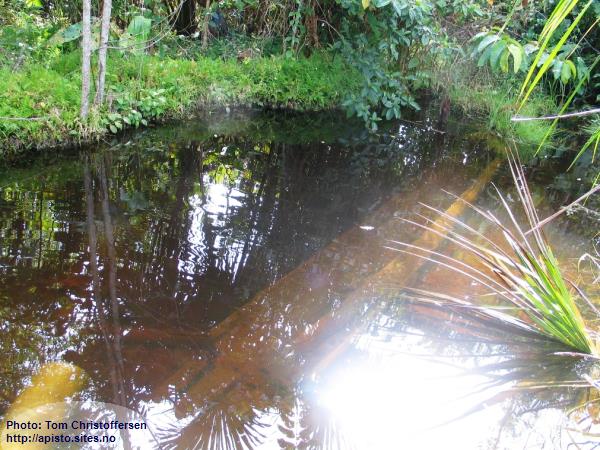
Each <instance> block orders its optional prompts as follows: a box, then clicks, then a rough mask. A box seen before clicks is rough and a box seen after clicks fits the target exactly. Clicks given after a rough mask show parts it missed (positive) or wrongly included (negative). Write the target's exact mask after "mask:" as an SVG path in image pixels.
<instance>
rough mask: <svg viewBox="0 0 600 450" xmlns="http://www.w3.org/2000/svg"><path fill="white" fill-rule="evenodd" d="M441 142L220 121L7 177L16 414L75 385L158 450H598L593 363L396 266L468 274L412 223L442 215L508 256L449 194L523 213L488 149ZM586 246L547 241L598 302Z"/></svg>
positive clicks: (332, 125) (296, 121)
mask: <svg viewBox="0 0 600 450" xmlns="http://www.w3.org/2000/svg"><path fill="white" fill-rule="evenodd" d="M428 123H429V122H427V121H426V120H425V119H422V118H421V119H418V120H417V121H416V122H400V123H396V124H393V125H390V126H389V127H388V128H387V129H386V130H384V131H382V132H381V133H380V134H379V135H377V136H369V135H368V134H367V133H366V132H365V131H364V130H362V128H361V126H360V124H358V123H356V122H353V121H348V120H345V119H342V118H340V117H338V115H336V114H326V115H310V116H304V115H282V114H274V113H271V114H269V113H257V112H248V111H245V112H239V113H233V114H213V115H208V116H207V117H204V118H202V119H198V120H194V121H190V122H187V123H183V124H179V125H170V126H165V127H161V128H156V129H152V130H146V131H143V132H139V133H133V134H131V135H129V136H126V137H125V138H123V139H119V140H115V141H114V142H111V143H107V144H103V145H99V146H97V148H93V149H86V150H85V151H82V152H81V153H73V154H71V155H66V156H63V157H54V158H52V157H49V156H46V157H41V158H39V159H38V160H36V161H34V162H33V163H32V164H31V165H30V166H29V167H22V168H15V169H12V170H10V171H6V172H4V173H3V174H2V178H1V179H2V182H1V183H0V270H1V274H2V276H1V278H0V327H1V329H2V334H1V337H0V346H1V348H0V349H1V351H2V354H3V356H4V358H3V359H2V361H1V362H0V372H1V373H2V376H1V378H0V412H2V413H6V411H7V410H8V408H9V407H10V405H11V403H13V402H14V401H15V399H16V398H17V396H18V394H19V393H20V392H21V391H22V389H23V388H24V387H25V386H27V385H28V384H29V383H30V380H31V377H32V375H33V374H35V373H36V372H37V371H39V370H40V369H41V368H42V367H44V365H45V364H47V363H49V362H52V361H63V362H68V363H70V364H72V365H74V366H76V367H78V368H79V369H81V370H82V371H83V373H85V374H86V379H87V382H86V384H85V387H84V388H82V389H79V390H78V391H77V392H73V393H72V394H73V396H74V398H76V399H79V400H93V401H103V402H109V403H114V404H117V405H121V406H126V407H128V408H131V409H133V410H135V411H137V412H138V413H140V414H142V415H144V416H146V417H147V420H148V422H149V423H150V424H151V427H152V429H153V432H154V435H155V437H156V447H157V448H183V449H187V448H190V449H191V448H195V449H197V448H200V449H238V448H240V449H241V448H249V449H250V448H251V449H278V448H306V449H308V448H311V449H312V448H314V449H317V448H321V449H335V448H340V449H346V448H357V449H398V448H462V449H471V448H511V449H512V448H568V447H569V446H570V445H575V443H577V445H579V448H593V447H594V446H596V445H597V442H598V441H597V439H598V438H597V437H596V436H597V433H598V432H599V430H598V426H597V421H598V408H597V405H598V403H595V400H596V399H597V391H596V390H595V389H589V388H588V387H587V386H588V385H587V383H586V382H585V380H584V379H583V378H582V377H583V376H584V375H591V376H594V374H595V371H596V368H595V366H594V364H593V363H591V362H588V361H583V360H581V359H580V358H575V357H572V356H567V355H560V354H558V355H557V354H556V352H561V351H564V350H565V349H563V348H560V347H557V346H556V345H551V344H547V343H544V342H542V341H540V340H539V339H536V338H535V337H532V336H522V335H512V334H509V333H507V332H506V330H504V329H502V328H497V327H494V326H493V325H490V324H484V323H480V322H477V321H476V320H474V319H473V318H472V317H469V315H468V314H466V313H465V312H464V311H460V310H457V309H449V308H447V307H437V306H435V305H424V304H415V303H412V302H410V301H409V300H408V299H407V298H406V296H405V294H404V292H405V291H404V288H406V287H410V286H412V287H420V288H425V289H432V290H436V291H443V292H448V293H453V294H456V295H473V294H474V293H476V292H478V290H479V287H478V286H475V285H473V284H472V283H470V282H469V280H463V279H460V277H457V276H456V274H453V273H449V272H448V271H445V270H442V269H441V268H440V267H435V266H432V265H431V264H428V263H426V262H425V261H423V260H420V259H418V258H414V257H411V256H409V255H404V254H401V253H399V252H397V251H393V250H390V249H389V248H387V247H389V246H393V245H392V243H391V242H390V241H391V240H401V241H405V242H413V243H418V244H420V245H425V246H428V248H431V249H435V250H440V251H453V252H454V253H453V254H454V255H455V256H461V255H460V254H458V253H457V252H456V250H451V249H449V248H448V247H447V244H446V243H445V242H444V241H443V240H442V239H438V238H436V237H434V236H431V235H428V234H427V233H425V232H424V231H423V230H422V229H420V228H418V227H416V226H411V225H409V224H407V223H406V222H403V221H402V220H401V219H403V218H415V213H416V212H419V211H420V212H423V211H424V208H423V207H422V206H419V202H423V203H426V204H429V205H432V206H435V207H437V208H440V209H442V210H447V211H449V212H451V213H452V214H455V215H457V216H460V217H462V218H464V219H465V220H468V221H469V223H471V224H473V226H475V227H478V228H479V229H481V231H484V232H486V233H487V232H489V233H490V234H492V233H493V230H487V229H486V228H485V224H483V223H481V222H480V221H478V219H477V217H476V216H475V215H474V214H473V213H472V212H470V211H469V210H468V208H464V205H463V204H461V203H460V202H457V201H456V199H454V198H452V197H451V196H449V195H447V194H446V193H444V192H443V191H442V189H445V190H447V191H450V192H452V193H455V194H456V195H459V196H461V195H462V196H463V197H464V198H465V199H468V200H470V201H473V202H475V203H477V204H478V206H481V207H485V208H489V209H491V210H493V211H500V205H499V201H498V199H497V197H496V196H495V195H494V192H493V189H492V187H491V183H492V182H494V183H496V184H497V185H499V186H500V187H501V188H502V189H503V190H505V191H506V192H507V193H509V195H510V193H511V192H512V191H511V182H510V177H509V175H508V173H507V170H506V167H505V166H504V164H503V163H502V162H501V161H498V160H497V156H496V154H495V153H494V152H493V151H490V150H489V149H488V148H487V147H488V146H487V145H486V144H485V143H484V142H482V139H481V138H480V137H477V136H479V135H480V133H478V132H477V130H473V128H472V127H470V126H467V125H465V124H463V123H460V122H456V123H453V124H451V126H450V129H449V130H448V132H447V133H445V134H441V133H439V132H436V131H435V130H432V127H431V126H430V125H428ZM539 167H540V168H539V169H538V170H537V171H534V172H533V173H532V174H531V179H532V190H533V192H534V197H535V199H536V201H537V202H538V203H539V208H540V210H541V211H542V215H545V214H544V213H548V212H550V211H552V208H554V207H556V202H553V197H552V195H551V194H552V192H553V191H549V190H548V189H547V186H546V185H547V184H549V182H550V181H549V180H553V179H554V173H555V170H556V169H555V168H554V167H553V166H552V164H547V163H546V164H544V165H541V166H539ZM512 195H513V196H514V192H513V193H512ZM563 200H564V198H560V199H558V201H563ZM499 214H501V213H499ZM580 228H581V227H578V225H577V223H574V222H573V221H571V220H569V219H568V218H565V219H563V220H562V221H557V222H556V223H554V224H552V225H551V226H549V227H548V230H547V232H548V236H549V239H550V240H551V241H552V242H553V243H555V246H556V251H557V253H558V255H559V257H560V258H561V260H562V261H563V262H564V265H565V269H566V271H567V272H568V273H569V274H570V275H572V276H573V277H574V278H577V277H583V279H584V280H585V279H586V277H589V276H591V275H590V274H588V273H587V272H586V270H585V268H584V269H583V270H580V271H578V269H577V258H578V257H579V256H580V255H581V254H583V253H585V252H586V251H589V250H590V249H589V239H588V235H587V234H586V230H581V229H580ZM587 231H589V230H587ZM590 401H591V403H590ZM133 445H134V446H135V442H134V443H133ZM573 448H578V447H573Z"/></svg>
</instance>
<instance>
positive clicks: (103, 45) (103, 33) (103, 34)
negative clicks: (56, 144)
mask: <svg viewBox="0 0 600 450" xmlns="http://www.w3.org/2000/svg"><path fill="white" fill-rule="evenodd" d="M111 9H112V0H104V1H103V4H102V22H101V25H100V46H99V47H98V83H97V85H96V98H95V99H94V104H95V105H101V104H102V102H103V100H104V81H105V79H106V59H107V56H108V38H109V35H110V16H111Z"/></svg>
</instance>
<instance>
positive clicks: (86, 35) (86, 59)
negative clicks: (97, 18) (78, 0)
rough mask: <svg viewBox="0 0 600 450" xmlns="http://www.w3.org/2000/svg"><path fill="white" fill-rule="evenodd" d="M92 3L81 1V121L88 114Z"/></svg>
mask: <svg viewBox="0 0 600 450" xmlns="http://www.w3.org/2000/svg"><path fill="white" fill-rule="evenodd" d="M91 16H92V2H91V0H83V18H82V31H81V32H82V42H81V47H82V53H81V111H80V115H81V118H82V119H86V118H87V116H88V114H89V112H90V80H91V67H92V18H91Z"/></svg>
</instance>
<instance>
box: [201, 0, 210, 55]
mask: <svg viewBox="0 0 600 450" xmlns="http://www.w3.org/2000/svg"><path fill="white" fill-rule="evenodd" d="M209 22H210V0H206V8H205V9H204V29H203V30H202V48H203V49H205V50H206V47H208V24H209Z"/></svg>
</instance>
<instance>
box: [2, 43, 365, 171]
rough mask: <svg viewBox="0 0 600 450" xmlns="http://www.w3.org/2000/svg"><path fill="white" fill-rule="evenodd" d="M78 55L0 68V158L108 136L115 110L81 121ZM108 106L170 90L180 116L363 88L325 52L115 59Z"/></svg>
mask: <svg viewBox="0 0 600 450" xmlns="http://www.w3.org/2000/svg"><path fill="white" fill-rule="evenodd" d="M79 60H80V54H79V52H73V53H71V54H67V55H63V56H60V57H59V58H57V59H56V60H55V61H53V63H52V64H50V65H49V66H48V67H45V66H43V65H41V64H31V65H29V66H26V67H25V68H24V69H23V70H20V71H18V72H16V73H15V72H11V71H10V70H8V69H0V117H3V118H20V119H23V118H27V119H34V120H6V119H0V159H7V158H10V157H12V156H14V155H15V154H16V153H18V152H19V151H22V150H24V149H29V148H34V147H49V146H53V145H65V144H66V143H69V142H70V141H73V142H74V141H78V140H81V139H83V140H86V139H90V138H97V137H100V136H102V134H104V133H106V129H105V127H104V126H102V125H101V123H102V120H101V119H102V117H103V116H105V115H106V114H107V113H108V112H109V111H108V109H109V108H110V107H107V108H104V109H103V110H101V111H99V112H98V113H96V114H92V115H91V118H90V120H89V121H88V122H87V123H85V124H82V123H81V122H80V120H79V117H78V113H79V107H80V84H81V77H80V73H79V65H80V61H79ZM107 86H108V90H109V91H110V94H109V95H108V97H109V103H110V102H111V100H110V99H111V98H112V100H115V99H116V98H118V97H119V96H127V95H129V96H132V95H133V96H135V95H136V93H138V92H140V91H141V90H143V89H156V90H158V89H164V97H165V99H166V103H165V110H164V113H163V115H162V117H161V118H162V119H167V118H181V117H184V116H186V115H189V114H190V113H191V112H193V110H194V109H196V108H203V107H211V106H261V107H268V108H290V109H294V110H300V111H306V110H323V109H333V108H336V107H339V106H340V104H341V102H342V100H343V99H344V98H345V97H346V96H347V95H348V94H349V93H350V92H352V91H353V90H356V89H358V86H359V78H358V74H357V73H356V72H355V71H354V70H352V69H350V68H348V67H347V66H346V65H345V64H344V63H343V62H342V60H341V59H339V58H337V59H334V58H333V56H331V55H329V54H326V53H317V54H313V55H312V56H311V57H310V58H298V59H290V58H284V57H281V56H278V57H275V56H271V57H264V58H262V57H258V58H253V59H250V60H247V61H244V62H239V61H237V59H233V58H231V59H220V58H218V59H215V58H205V57H200V58H198V59H196V60H183V59H169V58H160V57H157V56H128V57H124V56H121V55H119V54H118V53H116V52H115V53H112V54H111V55H110V57H109V68H108V74H107Z"/></svg>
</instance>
